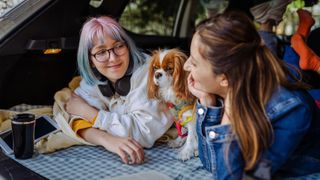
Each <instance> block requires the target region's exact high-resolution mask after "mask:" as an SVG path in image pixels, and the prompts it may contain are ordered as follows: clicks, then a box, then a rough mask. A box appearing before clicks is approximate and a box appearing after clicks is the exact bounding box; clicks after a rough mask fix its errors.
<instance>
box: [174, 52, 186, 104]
mask: <svg viewBox="0 0 320 180" xmlns="http://www.w3.org/2000/svg"><path fill="white" fill-rule="evenodd" d="M171 53H173V54H174V56H173V57H174V71H173V90H174V91H175V92H176V96H177V97H178V98H180V99H189V97H191V93H190V92H189V90H188V81H187V78H188V73H187V72H186V71H185V70H184V69H183V65H184V63H185V62H186V60H187V58H188V57H187V55H185V54H184V53H183V52H181V51H180V50H178V49H172V50H171Z"/></svg>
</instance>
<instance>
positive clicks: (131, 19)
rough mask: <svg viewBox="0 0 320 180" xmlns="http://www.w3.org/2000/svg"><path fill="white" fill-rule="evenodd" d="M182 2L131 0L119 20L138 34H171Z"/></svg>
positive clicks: (176, 0) (170, 0)
mask: <svg viewBox="0 0 320 180" xmlns="http://www.w3.org/2000/svg"><path fill="white" fill-rule="evenodd" d="M180 3H181V0H175V1H172V0H131V1H130V2H129V4H128V5H127V6H126V8H125V10H124V12H123V13H122V15H121V17H120V19H119V22H120V24H121V25H122V26H123V27H124V28H126V29H127V30H129V31H131V32H134V33H137V34H144V35H158V36H159V35H160V36H171V35H172V34H173V31H174V24H175V21H176V17H177V14H178V11H179V7H180Z"/></svg>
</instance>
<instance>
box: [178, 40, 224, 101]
mask: <svg viewBox="0 0 320 180" xmlns="http://www.w3.org/2000/svg"><path fill="white" fill-rule="evenodd" d="M205 48H207V47H204V46H203V45H202V44H201V42H200V37H199V35H198V34H195V35H194V36H193V39H192V42H191V47H190V57H189V58H188V60H187V62H186V63H185V64H184V69H185V70H186V71H189V72H190V74H189V77H190V79H191V83H192V85H193V86H194V88H196V89H198V90H201V91H203V92H206V93H210V94H217V95H219V96H221V97H224V96H225V94H226V89H225V88H223V87H222V86H221V83H222V81H223V75H217V74H215V73H213V70H212V64H211V63H210V62H209V61H208V60H206V59H204V57H203V56H202V55H201V52H200V50H201V51H205Z"/></svg>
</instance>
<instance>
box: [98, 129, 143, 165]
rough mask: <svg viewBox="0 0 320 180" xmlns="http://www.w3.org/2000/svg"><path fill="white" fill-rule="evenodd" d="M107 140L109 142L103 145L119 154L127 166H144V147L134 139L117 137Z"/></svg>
mask: <svg viewBox="0 0 320 180" xmlns="http://www.w3.org/2000/svg"><path fill="white" fill-rule="evenodd" d="M110 136H112V135H110ZM105 139H108V140H107V141H105V142H104V143H102V144H103V146H104V148H106V149H107V150H109V151H111V152H113V153H116V154H118V156H120V158H121V160H122V161H123V162H124V163H125V164H142V163H143V162H144V151H143V147H142V146H141V145H140V144H139V143H138V142H137V141H135V140H134V139H132V138H130V137H117V136H112V137H109V138H105Z"/></svg>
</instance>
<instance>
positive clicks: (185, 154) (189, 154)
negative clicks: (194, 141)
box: [178, 146, 199, 161]
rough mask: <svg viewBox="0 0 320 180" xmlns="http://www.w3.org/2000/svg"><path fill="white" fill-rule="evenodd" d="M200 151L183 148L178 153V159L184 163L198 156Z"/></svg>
mask: <svg viewBox="0 0 320 180" xmlns="http://www.w3.org/2000/svg"><path fill="white" fill-rule="evenodd" d="M198 154H199V152H198V149H195V148H192V147H190V146H183V147H182V148H181V150H180V152H179V153H178V159H180V160H182V161H186V160H189V159H191V158H193V157H195V156H198Z"/></svg>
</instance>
